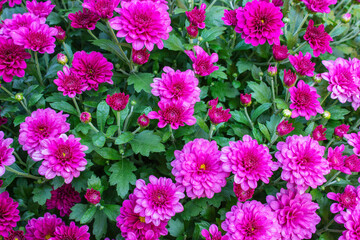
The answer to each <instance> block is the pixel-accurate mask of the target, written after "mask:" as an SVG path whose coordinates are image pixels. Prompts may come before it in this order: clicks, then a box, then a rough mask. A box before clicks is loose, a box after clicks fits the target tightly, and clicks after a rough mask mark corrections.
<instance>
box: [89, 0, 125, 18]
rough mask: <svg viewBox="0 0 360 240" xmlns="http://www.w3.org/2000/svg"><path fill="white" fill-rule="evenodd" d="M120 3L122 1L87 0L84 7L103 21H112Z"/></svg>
mask: <svg viewBox="0 0 360 240" xmlns="http://www.w3.org/2000/svg"><path fill="white" fill-rule="evenodd" d="M119 3H120V0H85V1H84V3H83V4H82V6H83V7H84V8H86V9H89V10H90V11H91V12H93V13H95V14H96V15H98V16H99V17H100V18H102V19H110V18H112V17H113V16H114V10H116V9H117V7H118V6H119Z"/></svg>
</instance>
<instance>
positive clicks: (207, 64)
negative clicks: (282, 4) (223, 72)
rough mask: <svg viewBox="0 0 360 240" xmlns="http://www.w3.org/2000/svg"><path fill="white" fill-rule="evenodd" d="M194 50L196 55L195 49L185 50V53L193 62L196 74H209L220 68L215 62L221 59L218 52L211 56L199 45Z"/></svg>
mask: <svg viewBox="0 0 360 240" xmlns="http://www.w3.org/2000/svg"><path fill="white" fill-rule="evenodd" d="M194 50H195V53H196V57H195V54H194V52H193V51H188V50H185V53H186V55H188V56H189V58H190V59H191V61H192V62H193V65H192V67H193V69H194V71H195V73H196V74H199V75H200V76H207V75H210V74H211V73H212V72H214V71H216V70H218V69H219V67H218V66H214V63H216V62H217V61H218V60H219V57H218V55H217V53H213V54H211V56H210V55H209V54H207V52H205V51H204V49H202V48H201V47H200V46H197V45H196V46H194Z"/></svg>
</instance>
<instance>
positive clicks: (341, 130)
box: [334, 124, 350, 139]
mask: <svg viewBox="0 0 360 240" xmlns="http://www.w3.org/2000/svg"><path fill="white" fill-rule="evenodd" d="M349 130H350V125H346V124H341V125H339V126H337V127H336V128H335V129H334V135H335V136H337V137H338V138H340V139H342V138H343V137H344V135H345V134H347V132H348V131H349Z"/></svg>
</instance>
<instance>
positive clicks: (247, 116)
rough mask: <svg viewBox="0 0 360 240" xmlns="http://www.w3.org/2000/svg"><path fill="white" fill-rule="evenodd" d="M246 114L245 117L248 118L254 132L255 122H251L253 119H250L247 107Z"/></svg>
mask: <svg viewBox="0 0 360 240" xmlns="http://www.w3.org/2000/svg"><path fill="white" fill-rule="evenodd" d="M244 112H245V116H246V118H247V120H248V122H249V123H250V126H251V129H252V130H253V129H254V124H253V122H252V121H251V118H250V117H249V114H248V111H247V107H244Z"/></svg>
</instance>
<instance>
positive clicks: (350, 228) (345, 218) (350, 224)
mask: <svg viewBox="0 0 360 240" xmlns="http://www.w3.org/2000/svg"><path fill="white" fill-rule="evenodd" d="M334 219H335V222H337V223H339V224H344V228H345V229H346V230H345V231H343V233H342V234H343V235H342V236H340V237H339V240H354V239H359V238H360V205H358V206H357V207H356V208H355V209H354V210H350V209H348V210H346V211H341V212H340V214H338V215H336V216H335V218H334Z"/></svg>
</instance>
